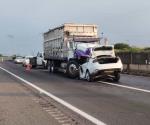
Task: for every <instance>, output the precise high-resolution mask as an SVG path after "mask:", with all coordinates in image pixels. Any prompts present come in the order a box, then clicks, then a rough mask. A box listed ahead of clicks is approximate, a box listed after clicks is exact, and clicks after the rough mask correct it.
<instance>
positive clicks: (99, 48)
mask: <svg viewBox="0 0 150 125" xmlns="http://www.w3.org/2000/svg"><path fill="white" fill-rule="evenodd" d="M110 50H113V47H112V46H102V47H98V48H94V51H110Z"/></svg>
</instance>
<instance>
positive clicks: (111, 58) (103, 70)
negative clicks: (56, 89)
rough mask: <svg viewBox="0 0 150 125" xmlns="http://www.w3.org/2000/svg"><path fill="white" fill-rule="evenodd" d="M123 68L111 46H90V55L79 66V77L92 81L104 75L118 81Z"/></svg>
mask: <svg viewBox="0 0 150 125" xmlns="http://www.w3.org/2000/svg"><path fill="white" fill-rule="evenodd" d="M122 69H123V65H122V62H121V59H120V58H119V57H116V56H115V54H114V47H113V46H100V47H97V48H92V51H91V56H90V57H88V58H87V59H86V61H85V62H84V63H83V64H82V65H80V67H79V77H80V78H81V79H86V80H87V81H92V80H93V79H96V78H100V77H105V78H108V77H109V78H112V79H113V80H114V81H116V82H117V81H119V79H120V73H121V71H122Z"/></svg>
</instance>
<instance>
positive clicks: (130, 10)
mask: <svg viewBox="0 0 150 125" xmlns="http://www.w3.org/2000/svg"><path fill="white" fill-rule="evenodd" d="M63 23H84V24H96V25H98V29H99V35H100V34H101V33H102V32H103V33H104V37H107V38H108V39H109V41H110V44H115V43H118V42H124V43H127V44H130V45H132V46H139V47H148V46H149V47H150V1H149V0H0V53H2V54H7V55H11V54H20V55H29V54H30V55H31V54H32V55H33V54H34V55H35V54H36V53H37V52H38V51H39V52H42V51H43V36H42V34H43V33H44V32H46V31H48V29H50V28H54V27H56V26H59V25H61V24H63Z"/></svg>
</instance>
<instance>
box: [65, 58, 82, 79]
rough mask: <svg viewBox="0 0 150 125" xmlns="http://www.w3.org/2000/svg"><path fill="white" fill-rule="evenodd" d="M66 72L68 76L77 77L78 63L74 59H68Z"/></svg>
mask: <svg viewBox="0 0 150 125" xmlns="http://www.w3.org/2000/svg"><path fill="white" fill-rule="evenodd" d="M66 73H67V75H68V76H69V77H70V78H77V77H79V64H78V63H77V62H76V61H70V62H69V63H68V64H67V72H66Z"/></svg>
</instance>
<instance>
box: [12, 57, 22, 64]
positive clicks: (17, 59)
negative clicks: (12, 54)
mask: <svg viewBox="0 0 150 125" xmlns="http://www.w3.org/2000/svg"><path fill="white" fill-rule="evenodd" d="M23 61H24V58H23V57H20V56H18V57H16V58H15V59H14V62H15V63H23Z"/></svg>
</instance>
